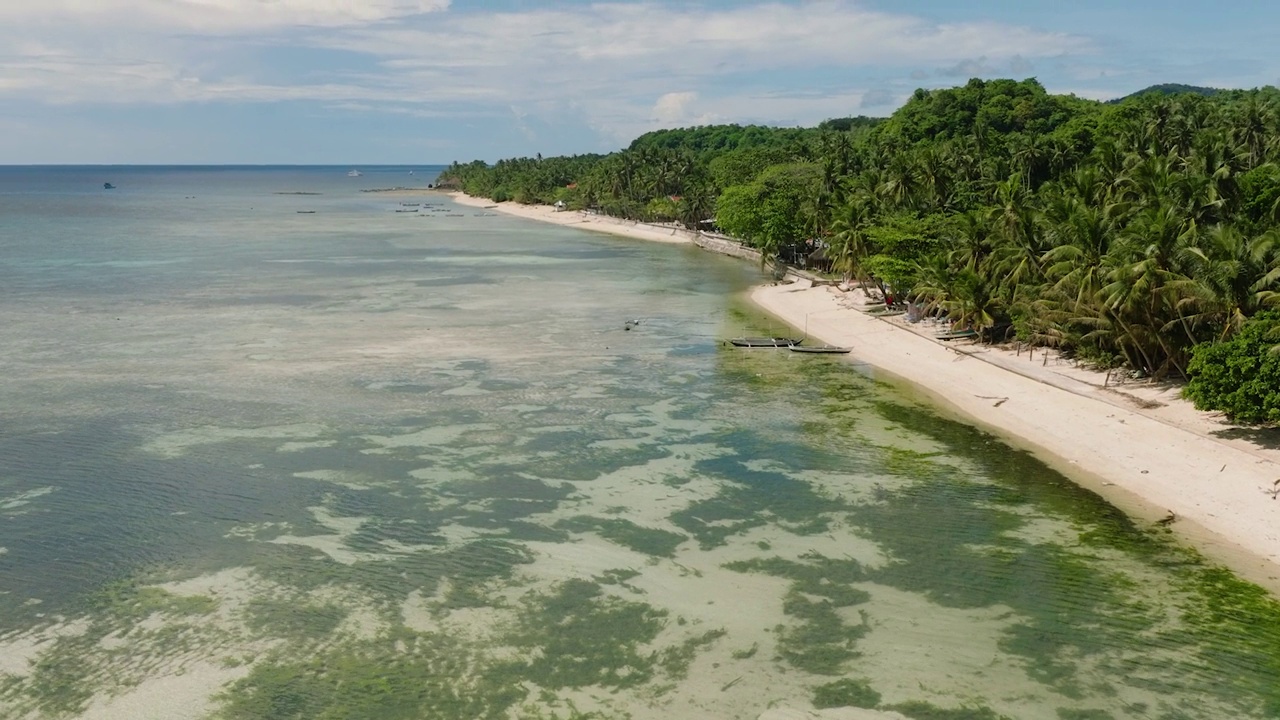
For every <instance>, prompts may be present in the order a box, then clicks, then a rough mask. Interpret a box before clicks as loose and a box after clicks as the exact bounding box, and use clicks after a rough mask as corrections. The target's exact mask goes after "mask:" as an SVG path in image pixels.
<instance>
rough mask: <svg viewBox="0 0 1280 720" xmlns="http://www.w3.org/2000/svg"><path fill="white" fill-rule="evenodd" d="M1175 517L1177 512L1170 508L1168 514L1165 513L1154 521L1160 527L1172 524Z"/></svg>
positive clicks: (1176, 517)
mask: <svg viewBox="0 0 1280 720" xmlns="http://www.w3.org/2000/svg"><path fill="white" fill-rule="evenodd" d="M1177 519H1178V516H1177V514H1176V513H1174V512H1173V511H1172V510H1170V511H1169V514H1168V515H1165V516H1164V517H1162V518H1160V519H1159V520H1157V521H1156V524H1157V525H1159V526H1160V527H1169V526H1170V525H1172V524H1173V523H1174V522H1175V521H1176V520H1177Z"/></svg>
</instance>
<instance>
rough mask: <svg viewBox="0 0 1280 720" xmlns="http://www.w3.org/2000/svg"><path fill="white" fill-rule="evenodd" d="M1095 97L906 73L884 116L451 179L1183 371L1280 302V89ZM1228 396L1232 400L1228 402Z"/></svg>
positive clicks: (536, 162)
mask: <svg viewBox="0 0 1280 720" xmlns="http://www.w3.org/2000/svg"><path fill="white" fill-rule="evenodd" d="M1189 90H1191V91H1190V92H1184V91H1182V88H1180V87H1178V86H1168V87H1164V88H1157V89H1156V91H1155V92H1142V93H1136V94H1135V95H1133V96H1130V97H1128V98H1124V99H1122V100H1121V101H1119V102H1113V103H1101V102H1095V101H1090V100H1084V99H1081V98H1077V97H1074V96H1063V95H1052V94H1049V93H1047V92H1046V91H1045V89H1044V88H1043V87H1042V86H1041V85H1040V84H1039V83H1037V82H1036V81H1035V80H1025V81H1021V82H1017V81H1013V80H991V81H984V80H979V79H974V80H971V81H969V82H968V83H967V84H966V85H964V86H961V87H955V88H949V89H941V90H917V91H916V92H915V94H914V95H913V96H912V97H911V98H910V100H909V101H908V102H907V103H906V104H905V105H904V106H903V107H902V108H901V109H899V110H898V111H897V112H895V113H894V114H893V115H892V116H891V117H889V118H884V119H873V118H862V117H859V118H842V119H835V120H829V121H826V122H824V123H822V124H821V125H819V126H818V127H815V128H804V129H797V128H787V129H782V128H765V127H758V126H746V127H742V126H736V125H720V126H710V127H698V128H690V129H682V130H662V131H657V132H652V133H648V134H646V135H644V136H642V137H640V138H638V139H636V140H635V141H634V142H633V143H632V144H631V146H630V147H628V148H626V149H624V150H621V151H619V152H615V153H610V154H607V155H581V156H574V157H561V158H541V157H539V158H533V159H530V158H519V159H511V160H503V161H500V162H498V163H497V164H495V165H488V164H486V163H483V162H475V163H471V164H468V165H459V164H456V163H455V164H454V165H453V166H452V167H450V168H449V169H448V170H447V171H446V172H445V173H444V175H443V176H442V180H443V181H444V182H446V183H452V184H454V185H455V186H459V187H461V188H463V189H465V190H466V191H467V192H468V193H471V194H475V195H482V196H486V197H491V198H494V199H498V200H501V199H508V198H509V199H514V200H516V201H518V202H554V201H557V200H562V201H564V202H566V203H567V204H569V205H570V206H571V207H575V208H593V209H595V210H596V211H597V212H602V213H608V214H612V215H619V216H624V217H629V218H636V219H643V220H649V221H659V222H678V223H682V224H684V225H685V226H687V227H689V228H701V229H705V228H707V227H709V226H711V225H712V224H713V223H712V221H714V225H715V226H717V227H718V228H719V229H720V230H722V231H723V232H725V233H727V234H729V235H732V236H734V237H737V238H739V239H741V240H742V241H743V242H745V243H747V244H749V245H752V246H754V247H757V248H759V249H761V250H762V251H763V252H764V254H765V255H766V256H767V257H778V256H780V255H783V250H784V249H785V248H788V247H791V246H794V245H796V244H797V243H805V242H812V243H816V244H817V245H819V246H822V247H825V255H826V258H827V260H828V261H829V262H831V264H832V270H833V272H835V273H838V274H842V275H844V276H846V277H848V278H856V279H862V280H867V281H870V282H873V283H879V284H880V285H881V286H882V289H892V291H893V293H894V294H895V295H896V296H899V297H905V298H908V299H911V300H913V301H915V302H917V303H919V304H920V305H922V306H924V308H925V309H926V310H927V311H930V312H937V313H940V314H941V313H945V315H946V316H947V317H949V318H950V319H951V320H952V321H954V322H955V323H957V324H959V325H962V326H965V327H970V328H973V329H978V330H981V329H985V328H991V327H993V326H996V325H1000V326H1006V325H1007V326H1008V327H1010V328H1011V330H1010V332H1012V333H1016V336H1017V337H1018V338H1020V339H1021V340H1023V341H1025V342H1031V343H1036V344H1041V345H1048V346H1053V347H1057V348H1061V349H1062V350H1063V351H1065V352H1068V353H1071V354H1074V355H1075V356H1077V357H1080V358H1083V359H1085V360H1087V361H1090V362H1093V363H1096V364H1099V365H1103V366H1107V367H1119V366H1127V367H1129V368H1130V369H1132V370H1133V371H1135V372H1137V373H1140V374H1144V375H1148V376H1151V377H1156V378H1160V377H1166V376H1186V375H1188V373H1194V372H1196V370H1197V369H1201V370H1203V369H1204V368H1206V367H1208V365H1209V364H1211V362H1212V361H1210V360H1206V359H1201V360H1199V361H1198V362H1197V363H1194V364H1193V362H1192V358H1193V357H1200V358H1209V357H1216V356H1213V354H1212V353H1210V352H1208V351H1200V353H1201V354H1200V355H1197V350H1196V348H1197V347H1199V346H1201V345H1205V344H1208V343H1222V342H1229V341H1230V340H1231V339H1232V338H1233V337H1235V336H1237V335H1238V334H1239V333H1240V332H1241V331H1242V329H1243V328H1245V327H1246V326H1248V324H1249V322H1250V321H1251V320H1252V319H1254V318H1257V317H1258V316H1259V314H1260V313H1262V312H1264V311H1265V310H1267V309H1268V308H1271V307H1275V306H1280V229H1277V228H1278V227H1280V226H1278V224H1277V223H1278V221H1280V90H1277V89H1275V88H1271V87H1268V88H1262V89H1257V90H1230V91H1216V92H1205V89H1203V88H1189ZM1237 414H1238V415H1239V416H1240V417H1245V416H1247V415H1248V414H1247V413H1237Z"/></svg>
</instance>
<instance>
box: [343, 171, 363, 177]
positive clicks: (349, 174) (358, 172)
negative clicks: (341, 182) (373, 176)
mask: <svg viewBox="0 0 1280 720" xmlns="http://www.w3.org/2000/svg"><path fill="white" fill-rule="evenodd" d="M361 175H364V173H362V172H360V171H359V170H352V171H351V172H349V173H347V177H360V176H361Z"/></svg>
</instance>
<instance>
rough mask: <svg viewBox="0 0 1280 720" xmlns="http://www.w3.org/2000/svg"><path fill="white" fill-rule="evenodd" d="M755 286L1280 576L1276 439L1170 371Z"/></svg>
mask: <svg viewBox="0 0 1280 720" xmlns="http://www.w3.org/2000/svg"><path fill="white" fill-rule="evenodd" d="M751 299H752V300H753V301H754V302H755V303H757V304H758V305H759V306H760V307H762V308H764V309H765V310H767V311H769V312H770V313H772V314H774V315H776V316H778V317H779V318H781V319H782V320H784V321H786V322H787V323H789V324H791V325H793V326H795V327H796V328H797V329H800V328H805V329H807V331H808V335H809V337H810V338H811V343H812V344H817V343H819V342H825V343H829V344H832V345H840V346H846V347H851V348H852V353H851V354H850V355H848V356H847V357H849V358H851V359H854V360H856V361H862V362H866V363H869V364H871V365H873V366H875V367H877V368H882V369H884V370H885V371H887V372H889V373H891V374H892V375H894V376H896V377H898V378H901V379H902V380H905V381H907V382H909V383H912V384H913V385H915V386H917V387H919V388H921V389H923V390H924V391H925V392H926V393H927V394H929V395H931V396H933V397H934V398H935V399H937V400H940V401H941V402H942V403H944V404H945V405H947V406H949V407H951V408H952V409H954V410H956V411H958V412H959V413H960V414H961V415H963V416H964V417H965V418H967V419H970V420H972V421H974V422H976V423H977V424H979V425H980V426H983V427H984V428H986V429H989V430H992V431H994V432H996V433H997V434H999V435H1002V436H1005V437H1009V438H1011V439H1013V440H1014V441H1015V443H1016V444H1019V445H1024V446H1027V447H1028V448H1029V449H1031V450H1032V451H1034V452H1037V454H1039V455H1041V456H1042V459H1044V460H1046V461H1048V462H1049V463H1050V464H1052V465H1054V466H1055V467H1058V468H1059V469H1061V470H1063V471H1064V472H1066V473H1067V474H1068V476H1069V477H1071V478H1072V479H1073V480H1075V481H1076V482H1078V483H1080V484H1081V485H1084V486H1085V487H1088V488H1089V489H1091V490H1094V491H1096V492H1098V493H1099V494H1100V495H1102V496H1103V497H1105V498H1107V499H1108V500H1110V501H1112V502H1113V503H1114V504H1116V505H1117V506H1119V507H1121V508H1122V509H1124V510H1125V511H1127V512H1129V513H1130V514H1132V515H1136V516H1137V517H1139V518H1142V519H1145V520H1148V521H1151V522H1161V524H1167V525H1168V526H1169V527H1170V528H1171V529H1172V530H1174V531H1175V532H1176V533H1178V534H1179V535H1181V536H1183V537H1184V538H1185V539H1186V540H1187V541H1188V542H1190V543H1191V544H1192V545H1193V546H1195V547H1197V548H1198V549H1200V550H1202V551H1204V552H1205V553H1206V554H1207V555H1208V556H1210V557H1211V558H1213V559H1215V560H1218V561H1220V562H1224V563H1226V564H1228V565H1229V566H1231V567H1232V568H1233V569H1236V570H1237V571H1238V572H1240V573H1242V574H1243V575H1244V576H1246V577H1248V578H1249V579H1251V580H1253V581H1255V582H1259V583H1262V584H1264V585H1266V586H1268V587H1269V588H1271V589H1272V590H1273V591H1275V590H1277V588H1280V582H1278V581H1277V577H1280V501H1277V500H1276V499H1275V498H1274V497H1273V496H1272V495H1271V494H1270V493H1269V492H1267V491H1268V490H1271V489H1272V488H1273V487H1274V485H1273V484H1274V483H1275V482H1276V479H1277V478H1280V451H1277V450H1274V449H1271V448H1268V447H1264V446H1263V445H1260V444H1258V443H1256V442H1253V441H1251V440H1249V439H1246V438H1245V437H1243V435H1245V434H1244V433H1241V432H1239V431H1238V430H1237V429H1235V428H1234V427H1233V426H1232V425H1230V424H1229V423H1227V422H1225V421H1224V420H1223V419H1222V418H1221V417H1220V416H1218V415H1216V414H1213V413H1205V412H1200V411H1198V410H1196V409H1195V408H1194V407H1193V406H1192V405H1191V404H1190V403H1189V402H1188V401H1186V400H1184V399H1182V398H1181V397H1180V396H1179V394H1178V393H1179V388H1178V387H1177V386H1176V385H1172V384H1154V383H1149V382H1136V381H1130V382H1124V383H1117V382H1116V381H1115V380H1114V379H1112V378H1109V377H1108V376H1107V375H1106V374H1105V373H1100V372H1095V371H1091V370H1088V369H1084V368H1080V367H1076V366H1075V365H1073V364H1072V363H1071V362H1070V361H1069V360H1065V359H1063V358H1061V357H1059V356H1058V355H1057V354H1056V353H1053V352H1050V353H1049V354H1048V355H1047V356H1046V355H1045V353H1044V351H1043V350H1036V351H1035V352H1034V353H1033V354H1032V353H1028V352H1026V351H1025V350H1023V351H1020V352H1019V351H1017V350H1016V349H1013V348H1012V347H1008V348H1001V347H992V346H988V345H981V344H978V343H975V342H973V341H970V340H952V341H949V342H943V341H940V340H937V339H935V338H934V337H933V336H934V335H935V334H936V333H938V332H939V331H941V330H943V329H945V328H944V327H942V326H938V325H933V324H930V323H929V322H927V321H926V322H922V323H919V324H918V325H916V326H912V325H910V324H908V323H907V322H906V321H905V319H904V316H896V317H886V318H881V317H877V316H875V315H872V314H868V313H867V312H866V310H868V309H869V308H870V306H869V305H867V304H866V302H867V301H866V299H865V296H864V294H863V293H862V292H861V291H860V290H849V291H847V292H846V291H841V290H840V289H839V288H836V287H831V286H819V287H813V286H811V284H810V283H808V282H807V281H800V282H796V283H791V284H780V285H771V286H765V287H760V288H757V289H756V290H755V291H753V292H752V294H751ZM1233 430H1236V431H1234V432H1233Z"/></svg>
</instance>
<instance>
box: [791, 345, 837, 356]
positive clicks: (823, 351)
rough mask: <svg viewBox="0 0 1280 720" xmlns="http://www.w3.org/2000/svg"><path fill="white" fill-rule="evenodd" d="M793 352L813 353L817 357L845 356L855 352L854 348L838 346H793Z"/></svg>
mask: <svg viewBox="0 0 1280 720" xmlns="http://www.w3.org/2000/svg"><path fill="white" fill-rule="evenodd" d="M790 350H791V352H798V353H813V354H815V355H844V354H847V353H849V352H850V351H852V350H853V348H847V347H839V346H838V345H792V346H791V347H790Z"/></svg>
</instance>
